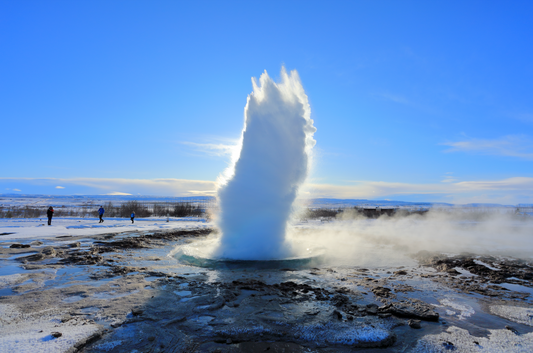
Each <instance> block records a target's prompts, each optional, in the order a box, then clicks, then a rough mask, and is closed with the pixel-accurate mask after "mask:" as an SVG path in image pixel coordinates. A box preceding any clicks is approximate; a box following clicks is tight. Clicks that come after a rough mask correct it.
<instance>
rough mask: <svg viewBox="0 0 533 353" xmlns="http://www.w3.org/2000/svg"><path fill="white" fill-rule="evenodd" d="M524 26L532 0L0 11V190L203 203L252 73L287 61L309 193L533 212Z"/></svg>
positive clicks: (532, 122) (83, 5)
mask: <svg viewBox="0 0 533 353" xmlns="http://www.w3.org/2000/svg"><path fill="white" fill-rule="evenodd" d="M532 23H533V3H532V2H530V1H514V2H505V3H504V2H503V1H333V2H323V1H316V2H313V1H242V2H239V1H231V2H216V1H194V2H192V1H189V2H184V1H181V2H180V1H157V2H153V1H152V2H149V1H75V2H74V1H47V2H44V1H1V2H0V47H1V48H2V55H0V116H1V125H0V126H1V131H2V134H1V136H2V145H3V153H2V157H1V159H0V161H1V167H0V193H13V192H14V193H38V194H104V193H115V192H120V193H130V194H143V195H172V196H174V195H178V196H180V195H184V196H186V195H192V194H198V193H209V192H210V191H212V190H213V189H214V182H215V180H216V178H217V176H218V175H219V174H220V173H221V172H222V171H223V170H224V168H226V166H227V165H228V161H229V157H228V154H227V153H225V152H227V151H228V146H231V145H232V144H234V143H235V141H236V140H237V139H238V137H239V136H240V132H241V129H242V124H243V109H244V106H245V104H246V97H247V95H248V94H249V93H250V92H251V91H252V85H251V82H250V78H251V77H259V76H260V75H261V73H262V72H263V71H264V70H267V71H268V73H269V74H270V75H271V76H272V77H274V78H277V77H279V72H280V68H281V66H282V65H285V66H286V67H287V69H288V70H294V69H295V70H297V71H298V72H299V74H300V77H301V79H302V82H303V85H304V87H305V89H306V93H307V95H308V96H309V100H310V104H311V109H312V118H313V119H314V121H315V126H316V127H317V133H316V134H315V139H316V140H317V145H316V151H315V152H316V158H315V164H314V168H313V172H312V175H311V176H310V179H309V185H308V186H307V187H306V190H307V191H308V192H309V193H310V194H309V195H312V196H324V197H326V196H329V197H337V198H369V199H395V200H405V201H443V202H452V203H466V202H498V203H506V204H516V203H533V167H532V163H533V99H532V98H533V47H532V46H531V37H532V33H533V25H532ZM58 186H59V187H62V188H57V187H58ZM17 190H20V191H17Z"/></svg>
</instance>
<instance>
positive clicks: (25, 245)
mask: <svg viewBox="0 0 533 353" xmlns="http://www.w3.org/2000/svg"><path fill="white" fill-rule="evenodd" d="M29 247H31V245H30V244H19V243H15V244H11V246H10V248H11V249H23V248H29Z"/></svg>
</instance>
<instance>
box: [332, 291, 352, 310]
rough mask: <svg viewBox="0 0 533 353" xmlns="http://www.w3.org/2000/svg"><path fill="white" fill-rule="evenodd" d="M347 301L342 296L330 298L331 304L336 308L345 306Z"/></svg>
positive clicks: (345, 297) (336, 295) (337, 295)
mask: <svg viewBox="0 0 533 353" xmlns="http://www.w3.org/2000/svg"><path fill="white" fill-rule="evenodd" d="M348 301H349V299H348V297H347V296H345V295H342V294H335V296H333V298H331V304H333V305H335V306H336V307H341V306H343V305H345V304H347V303H348Z"/></svg>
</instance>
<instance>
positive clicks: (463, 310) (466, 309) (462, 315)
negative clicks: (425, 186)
mask: <svg viewBox="0 0 533 353" xmlns="http://www.w3.org/2000/svg"><path fill="white" fill-rule="evenodd" d="M440 303H441V304H442V305H444V306H447V307H450V308H452V309H455V310H457V311H459V314H458V315H457V318H458V319H459V320H465V319H466V318H467V317H470V316H472V315H474V314H475V313H476V312H475V310H474V308H472V307H471V306H470V305H466V304H459V303H457V302H454V301H452V300H450V299H442V300H440ZM446 313H447V314H448V315H455V312H454V311H451V310H447V311H446Z"/></svg>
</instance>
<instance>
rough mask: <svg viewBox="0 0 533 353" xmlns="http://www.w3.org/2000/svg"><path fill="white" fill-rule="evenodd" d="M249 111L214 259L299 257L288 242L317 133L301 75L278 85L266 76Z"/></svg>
mask: <svg viewBox="0 0 533 353" xmlns="http://www.w3.org/2000/svg"><path fill="white" fill-rule="evenodd" d="M252 85H253V92H252V93H251V94H250V95H249V96H248V101H247V103H246V107H245V109H244V127H243V130H242V138H241V142H242V143H241V150H240V154H239V156H238V158H237V160H236V161H235V163H234V165H233V166H231V167H230V170H229V171H227V173H226V175H229V178H228V179H227V180H223V181H222V182H221V186H220V187H219V189H218V203H219V207H220V212H219V215H218V217H217V221H216V222H217V226H218V227H219V229H220V231H221V237H220V242H219V244H218V248H217V249H216V250H215V253H214V256H215V257H218V258H225V259H239V260H272V259H282V258H287V257H291V256H295V254H294V253H293V251H292V248H291V246H290V244H288V243H287V242H286V240H285V234H286V230H287V225H288V221H289V218H290V215H291V212H292V207H293V206H292V205H293V203H294V200H295V199H296V196H297V194H298V189H299V187H300V186H301V185H302V183H303V182H304V181H305V179H306V177H307V173H308V169H309V164H310V153H311V150H312V148H313V146H314V145H315V140H314V139H313V134H314V133H315V131H316V129H315V127H314V126H313V120H311V109H310V107H309V102H308V99H307V95H306V94H305V92H304V89H303V87H302V84H301V82H300V78H299V76H298V73H297V72H296V71H291V72H290V74H287V72H286V70H285V68H282V70H281V82H279V83H275V82H274V81H273V80H272V79H271V78H270V77H269V76H268V74H267V72H266V71H265V72H264V73H263V74H262V75H261V77H260V78H259V84H258V83H257V81H256V80H255V78H252Z"/></svg>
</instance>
